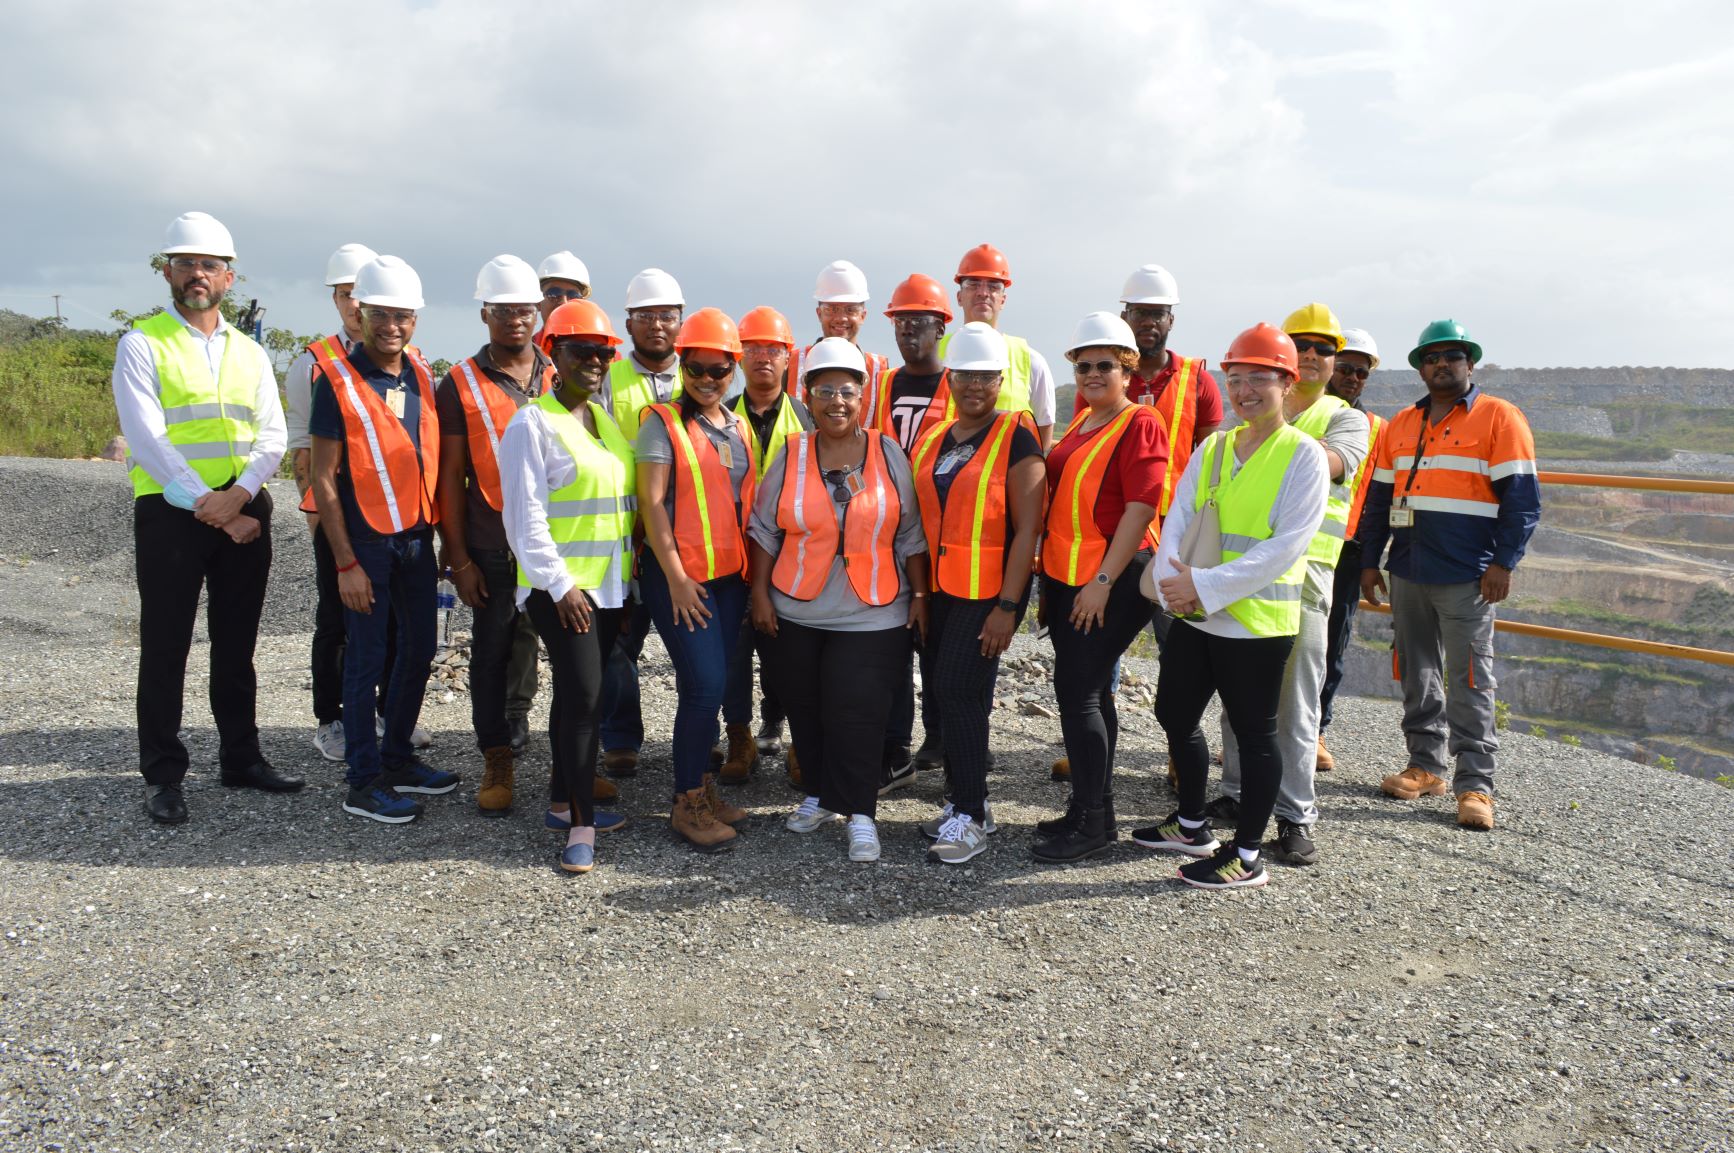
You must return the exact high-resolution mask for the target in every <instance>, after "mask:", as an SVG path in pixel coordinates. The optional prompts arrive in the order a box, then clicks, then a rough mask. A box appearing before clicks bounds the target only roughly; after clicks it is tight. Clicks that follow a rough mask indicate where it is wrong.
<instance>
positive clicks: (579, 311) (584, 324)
mask: <svg viewBox="0 0 1734 1153" xmlns="http://www.w3.org/2000/svg"><path fill="white" fill-rule="evenodd" d="M562 336H589V337H595V338H600V339H601V340H603V341H604V342H606V343H607V344H608V346H609V347H610V348H613V347H615V346H616V345H618V344H619V343H620V338H619V337H618V336H616V335H614V326H613V325H612V324H610V323H608V313H607V312H605V311H603V308H602V306H601V305H600V304H597V303H596V302H595V301H594V300H568V301H567V302H566V303H565V304H562V305H561V306H560V307H559V308H556V309H555V310H554V311H553V312H551V313H549V314H548V322H547V323H546V324H544V325H543V326H542V331H541V332H538V333H537V334H536V343H537V344H538V345H540V346H541V348H542V351H543V352H545V353H547V354H548V355H550V356H552V355H553V354H554V342H555V341H556V340H559V339H560V338H561V337H562Z"/></svg>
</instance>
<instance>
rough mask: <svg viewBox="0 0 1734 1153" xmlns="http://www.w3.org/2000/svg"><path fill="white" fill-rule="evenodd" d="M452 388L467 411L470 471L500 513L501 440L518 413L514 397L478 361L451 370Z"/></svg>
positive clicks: (485, 496)
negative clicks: (454, 387) (473, 472)
mask: <svg viewBox="0 0 1734 1153" xmlns="http://www.w3.org/2000/svg"><path fill="white" fill-rule="evenodd" d="M452 384H453V385H455V386H456V387H457V390H458V403H460V404H462V405H463V407H464V431H465V433H466V434H467V439H468V441H469V450H470V468H472V469H473V470H475V474H476V485H477V487H479V488H480V489H481V490H482V499H483V500H485V501H487V502H488V507H489V508H491V509H493V510H494V511H495V512H498V511H499V510H500V438H501V437H502V436H504V435H506V426H507V425H508V424H511V423H512V417H513V416H514V415H515V414H516V413H517V411H518V407H519V405H518V402H517V401H516V400H514V399H513V398H512V395H511V394H510V393H509V392H507V391H506V390H505V389H503V388H501V387H500V386H499V385H497V384H495V383H494V382H493V381H492V380H491V379H489V377H488V374H487V373H485V372H483V371H482V366H481V365H479V364H477V363H476V358H475V357H473V356H472V357H470V358H469V359H467V360H463V361H460V362H459V363H458V365H457V366H456V367H455V368H453V369H452Z"/></svg>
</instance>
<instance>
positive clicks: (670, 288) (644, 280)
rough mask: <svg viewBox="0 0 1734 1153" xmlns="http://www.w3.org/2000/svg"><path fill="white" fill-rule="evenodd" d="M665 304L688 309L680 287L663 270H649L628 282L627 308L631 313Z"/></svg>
mask: <svg viewBox="0 0 1734 1153" xmlns="http://www.w3.org/2000/svg"><path fill="white" fill-rule="evenodd" d="M663 304H671V305H674V306H676V307H678V308H685V307H686V298H685V297H683V296H681V294H680V285H679V284H678V283H677V282H676V281H675V279H674V277H672V276H670V275H669V274H668V273H666V272H664V271H663V270H662V269H660V268H647V269H645V270H644V271H643V272H641V273H639V274H638V275H637V276H635V277H633V278H632V279H631V280H629V281H627V282H626V307H627V309H628V310H629V311H630V310H631V309H634V308H654V307H655V306H657V305H663Z"/></svg>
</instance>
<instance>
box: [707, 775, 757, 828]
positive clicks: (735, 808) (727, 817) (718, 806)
mask: <svg viewBox="0 0 1734 1153" xmlns="http://www.w3.org/2000/svg"><path fill="white" fill-rule="evenodd" d="M704 799H705V800H707V801H709V802H710V811H711V812H713V813H715V814H716V819H717V820H719V821H721V822H722V823H723V824H725V825H738V824H740V823H741V822H742V821H744V820H746V819H747V817H748V816H749V815H750V814H748V812H747V811H746V810H745V809H743V808H741V807H740V806H739V805H736V804H731V803H729V802H728V801H725V800H723V795H722V794H721V793H719V792H717V789H716V774H715V773H706V774H705V775H704Z"/></svg>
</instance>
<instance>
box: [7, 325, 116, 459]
mask: <svg viewBox="0 0 1734 1153" xmlns="http://www.w3.org/2000/svg"><path fill="white" fill-rule="evenodd" d="M0 321H3V322H4V329H3V330H0V455H4V456H56V457H74V456H95V455H97V454H98V453H100V452H101V451H102V449H103V446H104V445H106V444H107V443H108V441H109V439H110V438H111V437H113V436H114V435H115V434H116V433H118V432H119V431H120V424H119V422H118V421H117V420H116V419H115V415H114V399H113V396H112V395H111V394H110V392H109V385H108V378H109V376H110V374H111V373H112V372H113V370H114V336H113V335H112V334H110V333H102V332H69V331H66V330H64V329H62V328H60V327H59V326H58V325H56V324H54V322H53V321H47V322H38V323H37V325H36V326H34V327H32V326H31V325H30V324H29V323H28V321H29V318H27V317H20V316H18V315H17V314H16V313H0ZM19 321H25V322H26V324H22V325H21V324H19V323H18V322H19ZM42 324H46V328H43V327H41V325H42Z"/></svg>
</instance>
